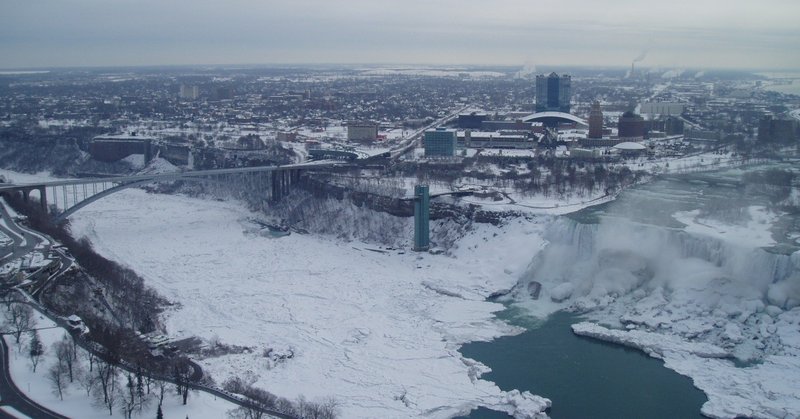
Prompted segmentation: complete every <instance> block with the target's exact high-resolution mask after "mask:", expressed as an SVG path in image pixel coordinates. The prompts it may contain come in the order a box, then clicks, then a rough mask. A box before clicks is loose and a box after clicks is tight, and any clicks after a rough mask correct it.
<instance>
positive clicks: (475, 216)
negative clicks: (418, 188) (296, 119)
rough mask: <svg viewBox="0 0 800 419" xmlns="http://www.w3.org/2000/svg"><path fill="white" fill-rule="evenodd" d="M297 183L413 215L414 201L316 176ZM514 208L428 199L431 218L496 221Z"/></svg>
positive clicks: (313, 190)
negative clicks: (354, 188) (504, 209)
mask: <svg viewBox="0 0 800 419" xmlns="http://www.w3.org/2000/svg"><path fill="white" fill-rule="evenodd" d="M298 187H300V188H302V189H304V190H306V191H308V192H310V193H311V194H312V195H313V196H314V197H315V198H321V199H323V198H332V199H337V200H340V201H341V200H345V199H347V200H349V201H351V202H352V203H353V204H355V205H356V206H358V207H364V208H367V209H370V210H373V211H377V212H383V213H386V214H389V215H393V216H395V217H413V216H414V201H412V200H410V199H400V198H393V197H387V196H383V195H378V194H374V193H369V192H360V191H351V190H349V189H348V188H347V187H345V186H341V185H334V184H330V183H326V182H323V181H321V180H318V179H315V178H314V177H312V176H305V177H303V178H302V180H301V182H300V183H299V184H298ZM521 215H522V214H520V213H516V212H496V211H485V210H482V209H480V208H479V207H478V206H476V205H472V204H469V205H455V204H449V203H444V202H431V220H442V219H460V218H463V219H466V220H469V221H473V222H476V223H488V224H493V225H499V224H501V223H502V222H503V220H505V219H508V218H511V217H518V216H521Z"/></svg>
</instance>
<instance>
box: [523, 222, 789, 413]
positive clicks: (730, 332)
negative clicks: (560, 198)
mask: <svg viewBox="0 0 800 419" xmlns="http://www.w3.org/2000/svg"><path fill="white" fill-rule="evenodd" d="M546 238H547V240H548V241H549V244H548V245H547V247H546V248H545V249H544V250H542V251H541V252H540V253H539V254H538V255H537V256H536V257H535V258H534V260H533V261H532V262H531V264H530V266H529V267H528V269H527V271H526V273H525V274H524V275H523V276H522V278H521V280H520V283H519V284H518V286H517V287H516V288H515V295H516V298H517V300H518V301H519V302H520V304H523V305H526V304H527V305H529V306H536V305H537V304H540V305H547V304H553V301H554V302H558V303H560V306H561V307H569V308H571V309H573V310H576V311H579V312H582V313H585V315H586V316H587V319H588V320H590V321H591V322H587V323H582V324H579V325H576V326H575V327H573V330H574V331H575V332H576V333H578V334H582V335H584V336H590V337H593V338H596V339H601V340H605V341H609V342H614V343H619V344H624V345H626V346H631V347H634V348H638V349H640V350H642V351H644V352H645V353H647V354H649V355H651V356H654V357H657V358H660V359H663V360H664V362H665V366H666V367H667V368H670V369H673V370H675V371H677V372H679V373H681V374H683V375H687V376H689V377H691V378H692V380H693V382H694V385H695V386H696V387H698V388H700V389H701V390H703V391H704V392H705V393H706V394H707V395H708V397H709V401H708V402H707V403H705V404H704V405H703V408H702V413H703V414H704V415H706V416H709V417H715V418H717V417H718V418H726V417H736V416H740V415H742V416H747V417H781V418H783V417H797V416H796V414H797V412H800V378H799V377H800V252H795V253H793V254H790V255H786V254H779V253H773V252H770V251H767V250H765V249H763V248H759V247H754V246H747V245H746V243H742V242H740V241H738V242H737V241H726V240H724V239H721V238H719V237H713V236H709V235H702V234H695V233H690V232H687V231H685V230H682V229H676V228H667V227H659V226H653V225H645V224H639V223H634V222H630V221H627V220H624V219H617V218H611V217H606V218H603V220H602V222H601V223H600V224H582V223H579V222H576V221H573V220H570V219H566V218H562V219H560V220H558V221H556V222H554V223H553V224H552V226H551V227H550V228H549V229H548V231H547V232H546ZM532 281H536V282H538V283H540V284H541V287H540V288H541V292H540V296H539V300H536V301H532V300H531V298H530V296H528V295H527V292H526V290H528V289H529V286H528V284H529V283H531V282H532ZM537 288H538V287H537ZM698 347H699V348H702V350H701V351H698V350H697V348H698ZM709 354H713V356H709ZM734 358H735V359H738V360H740V361H745V363H744V365H746V366H741V365H742V364H741V363H740V364H738V365H739V366H737V364H735V363H734V361H733V359H734ZM793 415H794V416H793Z"/></svg>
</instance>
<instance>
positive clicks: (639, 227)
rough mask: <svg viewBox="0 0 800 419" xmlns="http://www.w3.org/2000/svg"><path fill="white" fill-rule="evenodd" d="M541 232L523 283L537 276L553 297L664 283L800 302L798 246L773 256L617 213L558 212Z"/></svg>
mask: <svg viewBox="0 0 800 419" xmlns="http://www.w3.org/2000/svg"><path fill="white" fill-rule="evenodd" d="M545 237H546V238H547V240H548V242H549V244H548V246H547V247H546V248H545V249H544V250H543V251H542V252H540V253H539V254H537V256H536V257H535V258H534V260H533V261H532V262H531V264H530V265H529V267H528V270H527V272H526V274H525V275H523V277H522V278H521V280H520V285H521V286H523V287H521V288H520V289H527V287H525V286H526V285H527V284H528V283H530V282H531V281H537V282H539V283H541V284H542V285H543V289H544V290H545V291H546V294H549V295H550V297H551V298H552V299H554V300H556V301H560V300H564V299H567V298H577V297H593V298H601V297H603V296H607V295H617V296H618V295H624V294H627V293H629V292H632V291H634V290H636V289H639V288H644V289H646V290H647V289H653V288H656V287H662V288H663V289H665V290H668V291H673V292H687V291H688V292H694V293H695V294H697V295H700V296H708V295H712V294H714V295H725V296H731V297H736V298H747V299H761V300H763V301H764V302H765V304H773V305H778V306H782V307H784V308H791V307H793V306H796V305H800V252H796V253H794V254H792V255H783V254H777V253H772V252H768V251H766V250H764V249H762V248H758V247H746V246H741V245H737V244H734V243H729V242H726V241H723V240H721V239H718V238H715V237H709V236H704V235H699V234H691V233H688V232H686V231H683V230H680V229H674V228H667V227H659V226H653V225H646V224H639V223H634V222H631V221H628V220H625V219H621V218H604V219H603V220H602V222H601V223H600V224H583V223H580V222H577V221H574V220H572V219H569V218H566V217H562V218H560V219H559V220H557V221H555V222H554V223H553V225H552V226H551V227H550V228H549V229H548V231H547V232H546V235H545Z"/></svg>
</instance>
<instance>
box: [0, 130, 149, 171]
mask: <svg viewBox="0 0 800 419" xmlns="http://www.w3.org/2000/svg"><path fill="white" fill-rule="evenodd" d="M91 134H94V133H93V132H91V133H88V134H84V135H86V136H88V135H91ZM82 140H83V137H82V136H79V135H68V134H65V135H55V134H36V133H30V132H26V131H22V130H13V129H5V130H3V131H0V167H3V168H6V169H9V170H14V171H17V172H23V173H38V172H50V173H52V174H53V175H56V176H74V175H76V174H80V173H102V174H128V173H132V172H133V171H135V170H136V169H137V168H136V167H134V165H131V164H130V163H129V162H128V161H125V160H122V161H118V162H114V163H105V162H100V161H96V160H93V159H92V158H91V157H90V156H89V154H88V153H86V152H84V151H82V150H81V149H80V147H79V146H78V144H79V142H80V141H82Z"/></svg>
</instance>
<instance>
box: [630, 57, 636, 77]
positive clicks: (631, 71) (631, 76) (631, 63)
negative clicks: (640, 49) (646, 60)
mask: <svg viewBox="0 0 800 419" xmlns="http://www.w3.org/2000/svg"><path fill="white" fill-rule="evenodd" d="M634 63H636V61H633V62H631V78H633V64H634Z"/></svg>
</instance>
